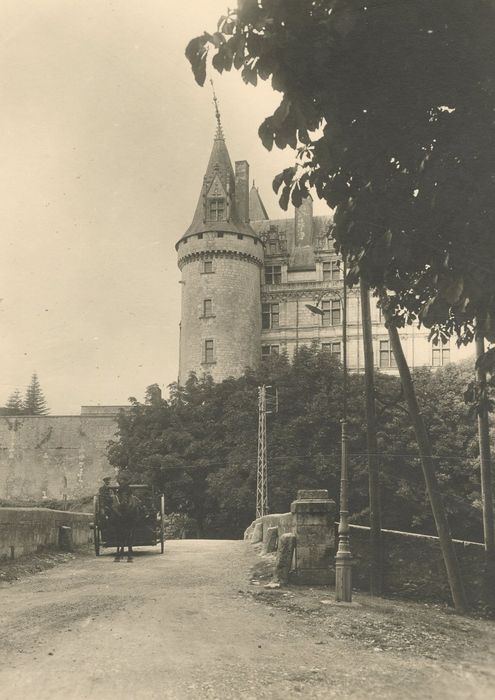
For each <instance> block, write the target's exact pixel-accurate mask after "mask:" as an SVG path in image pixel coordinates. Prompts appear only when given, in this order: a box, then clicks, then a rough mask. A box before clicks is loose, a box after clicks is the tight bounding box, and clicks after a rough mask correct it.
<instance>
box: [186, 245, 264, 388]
mask: <svg viewBox="0 0 495 700" xmlns="http://www.w3.org/2000/svg"><path fill="white" fill-rule="evenodd" d="M178 255H179V267H180V269H181V271H182V314H181V339H180V368H179V381H180V382H181V383H183V382H185V381H186V380H187V378H188V376H189V373H190V372H195V373H196V374H197V375H198V376H201V375H202V374H203V373H205V372H207V373H209V374H211V376H212V377H213V379H215V381H222V380H223V379H226V378H227V377H229V376H234V377H238V376H240V375H241V374H242V373H243V371H244V370H245V368H246V367H255V366H256V365H257V364H258V363H259V361H260V337H261V298H260V270H261V266H262V260H263V246H262V244H261V241H260V240H259V239H257V238H256V237H254V236H249V235H242V236H240V235H238V234H235V233H224V234H223V236H219V235H218V234H217V233H204V234H201V237H198V235H193V236H190V237H188V238H186V239H184V240H182V241H180V243H179V246H178ZM205 261H211V262H212V272H211V273H209V272H205V270H204V262H205ZM205 299H211V315H209V316H205V315H204V306H203V303H204V300H205ZM206 340H213V343H214V355H213V362H211V363H210V362H205V359H206V358H205V341H206Z"/></svg>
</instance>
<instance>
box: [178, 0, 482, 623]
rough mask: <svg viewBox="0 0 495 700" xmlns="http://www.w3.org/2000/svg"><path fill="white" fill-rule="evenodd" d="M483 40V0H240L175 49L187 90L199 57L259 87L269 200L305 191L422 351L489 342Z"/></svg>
mask: <svg viewBox="0 0 495 700" xmlns="http://www.w3.org/2000/svg"><path fill="white" fill-rule="evenodd" d="M494 29H495V6H494V4H493V3H492V2H488V1H486V0H437V1H436V2H435V3H431V2H428V0H410V1H409V2H407V3H399V2H395V3H391V2H386V3H384V2H382V0H370V1H368V0H297V1H296V0H263V1H262V2H258V0H242V1H240V2H239V4H238V9H237V10H234V11H232V12H229V14H228V15H227V16H225V17H223V18H221V20H220V23H219V31H217V32H215V33H213V34H208V33H206V32H205V33H204V34H203V35H202V36H201V37H197V38H196V39H193V40H192V41H191V42H190V43H189V45H188V47H187V50H186V54H187V56H188V58H189V59H190V61H191V63H192V67H193V70H194V73H195V77H196V80H197V81H198V82H199V83H200V84H201V83H203V82H204V79H205V75H206V58H207V55H208V52H209V50H211V51H212V52H213V53H214V55H213V60H212V63H213V66H214V68H216V69H217V70H219V71H220V72H222V71H223V70H230V69H231V68H232V67H234V68H236V69H238V70H242V77H243V79H244V80H245V81H246V82H248V83H252V84H253V85H256V83H257V80H258V78H260V79H262V80H266V79H268V78H271V81H272V86H273V87H274V89H275V90H278V91H280V92H282V93H283V98H282V101H281V103H280V105H279V107H278V108H277V109H276V111H275V112H274V114H273V115H271V116H269V117H267V119H265V121H264V122H263V124H262V125H261V127H260V130H259V133H260V137H261V139H262V141H263V143H264V145H265V146H266V147H267V148H269V149H270V148H272V147H273V144H275V145H276V146H277V147H279V148H285V147H286V146H291V147H293V148H297V149H298V157H297V163H296V166H295V167H293V168H287V169H286V170H285V171H284V172H283V173H281V174H280V175H279V176H277V178H275V181H274V188H275V190H276V191H279V190H280V189H281V190H282V195H281V198H280V203H281V205H282V206H283V207H284V208H285V207H287V205H288V202H289V199H290V198H292V202H293V203H294V204H296V205H297V204H299V203H300V202H301V200H302V198H303V197H304V196H305V195H306V193H307V190H308V187H315V188H316V191H317V193H318V195H319V196H320V197H321V198H323V199H324V200H325V201H326V202H327V203H328V204H329V205H330V206H331V207H336V213H335V224H336V226H335V230H334V234H335V238H336V243H337V249H338V250H340V251H341V252H342V254H343V255H344V257H345V259H346V260H347V261H348V263H349V266H350V272H349V276H348V279H347V282H349V283H356V282H357V281H358V280H359V279H363V280H364V281H365V282H366V284H368V285H369V286H370V287H371V288H372V289H375V290H378V289H382V288H385V289H387V290H388V292H389V293H388V294H387V313H388V317H389V319H390V321H389V323H390V324H393V325H394V326H398V327H400V326H402V325H404V324H405V323H410V322H414V321H417V320H418V318H419V319H420V320H421V321H422V322H423V323H424V324H425V325H426V326H428V327H431V329H432V335H433V337H434V339H435V340H436V341H438V339H442V340H444V339H446V338H448V337H449V335H451V334H454V333H455V334H457V336H458V339H459V341H460V342H469V341H471V340H472V339H473V336H474V327H475V319H477V331H478V333H481V334H483V335H484V336H485V337H486V338H488V339H489V340H493V339H495V275H493V271H492V270H491V269H490V268H489V266H487V265H486V263H485V261H486V260H489V259H493V257H495V239H494V237H493V235H492V231H493V225H494V223H495V205H494V201H495V197H494V190H495V176H494V175H493V162H494V161H495V124H494V122H493V118H492V115H493V109H494V107H495V52H494V47H493V41H492V36H493V31H494ZM377 47H380V48H379V50H378V49H377ZM397 349H398V352H399V347H398V346H397ZM406 369H407V367H406ZM403 377H404V381H406V382H407V378H406V376H405V374H404V375H403ZM404 391H406V388H405V389H404ZM407 391H409V387H408V388H407ZM410 410H411V411H415V410H416V404H415V402H412V403H411V404H410ZM417 410H418V415H414V416H412V418H413V422H414V423H415V424H416V425H419V423H418V420H419V419H420V416H419V408H418V409H417ZM423 448H426V443H424V442H423ZM423 448H422V449H423ZM425 458H426V461H425V462H424V466H425V465H426V468H427V469H428V466H427V465H428V464H429V459H428V455H426V454H425ZM435 507H438V508H439V509H440V510H442V503H441V501H438V502H437V505H436V506H435ZM438 515H439V518H436V519H437V521H442V520H443V519H444V518H443V516H441V514H440V513H438ZM448 549H451V547H450V546H449V548H448ZM443 554H444V559H446V557H447V556H448V552H447V550H444V551H443ZM447 568H448V569H449V571H450V572H452V573H453V575H454V576H455V578H456V579H457V581H451V588H452V589H453V590H454V589H457V590H460V586H459V585H458V584H459V578H460V574H459V571H458V567H457V566H455V562H454V564H453V566H449V565H448V566H447ZM457 607H458V609H461V607H462V605H460V604H459V605H457Z"/></svg>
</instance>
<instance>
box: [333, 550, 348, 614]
mask: <svg viewBox="0 0 495 700" xmlns="http://www.w3.org/2000/svg"><path fill="white" fill-rule="evenodd" d="M335 600H336V601H337V602H338V603H341V602H342V603H351V602H352V555H351V553H350V552H337V556H336V557H335Z"/></svg>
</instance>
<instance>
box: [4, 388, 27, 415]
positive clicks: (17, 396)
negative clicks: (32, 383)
mask: <svg viewBox="0 0 495 700" xmlns="http://www.w3.org/2000/svg"><path fill="white" fill-rule="evenodd" d="M5 408H6V409H7V410H8V412H9V414H10V415H11V416H20V415H21V414H22V413H24V403H23V401H22V396H21V392H20V391H19V389H15V390H14V391H13V392H12V393H11V395H10V396H9V399H8V401H7V403H6V404H5Z"/></svg>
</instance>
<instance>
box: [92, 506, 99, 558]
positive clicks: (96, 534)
mask: <svg viewBox="0 0 495 700" xmlns="http://www.w3.org/2000/svg"><path fill="white" fill-rule="evenodd" d="M93 508H94V526H93V539H94V545H95V555H96V556H97V557H99V556H100V527H99V524H98V520H99V515H100V509H99V503H98V496H95V497H94V499H93Z"/></svg>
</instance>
